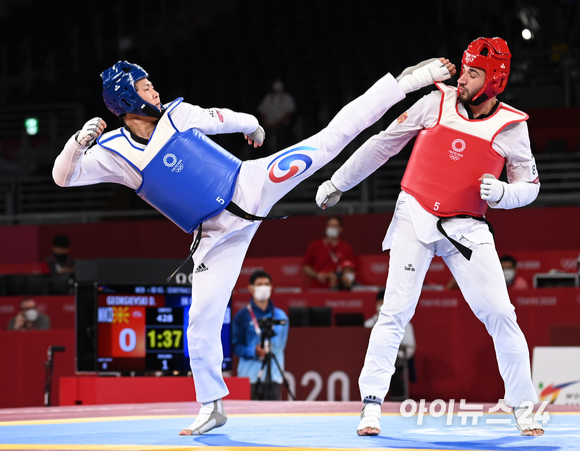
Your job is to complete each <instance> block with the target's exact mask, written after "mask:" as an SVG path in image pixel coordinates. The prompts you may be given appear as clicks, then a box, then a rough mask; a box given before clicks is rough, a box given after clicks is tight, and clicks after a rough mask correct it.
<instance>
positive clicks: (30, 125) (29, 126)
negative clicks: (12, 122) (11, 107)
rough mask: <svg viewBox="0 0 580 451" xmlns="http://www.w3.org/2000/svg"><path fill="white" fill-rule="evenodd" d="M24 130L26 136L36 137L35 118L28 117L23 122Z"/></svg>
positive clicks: (36, 123)
mask: <svg viewBox="0 0 580 451" xmlns="http://www.w3.org/2000/svg"><path fill="white" fill-rule="evenodd" d="M24 128H25V130H26V134H27V135H31V136H32V135H36V134H37V133H38V119H37V118H35V117H28V118H26V119H25V120H24Z"/></svg>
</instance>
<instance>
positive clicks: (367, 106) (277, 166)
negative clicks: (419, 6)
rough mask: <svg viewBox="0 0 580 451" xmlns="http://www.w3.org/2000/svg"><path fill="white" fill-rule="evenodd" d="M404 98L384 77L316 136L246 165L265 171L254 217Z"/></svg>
mask: <svg viewBox="0 0 580 451" xmlns="http://www.w3.org/2000/svg"><path fill="white" fill-rule="evenodd" d="M404 97H405V94H404V93H403V91H402V90H401V88H400V87H399V85H398V83H397V82H396V81H395V79H394V78H393V77H392V76H391V75H390V74H387V75H385V76H384V77H383V78H381V79H380V80H379V81H377V82H376V83H375V84H374V85H373V86H372V87H371V88H370V89H369V90H368V91H367V92H365V93H364V94H363V95H361V96H360V97H358V98H356V99H355V100H353V101H352V102H350V103H349V104H347V105H346V106H345V107H344V108H342V110H340V111H339V113H338V114H337V115H336V116H335V117H334V118H333V119H332V120H331V121H330V123H329V124H328V126H327V127H326V128H324V129H323V130H321V131H320V132H319V133H317V134H316V135H314V136H311V137H310V138H307V139H305V140H303V141H301V142H300V143H298V144H296V145H294V146H291V147H289V148H287V149H284V150H281V151H280V152H278V153H276V154H274V155H270V156H269V157H267V158H261V159H259V160H254V161H247V162H246V163H248V164H255V165H258V166H260V167H261V168H263V169H265V170H266V171H268V176H267V178H266V181H265V183H264V192H263V194H262V200H261V202H260V209H259V213H258V214H260V215H262V214H266V213H267V212H268V211H269V210H270V208H272V206H273V205H274V204H275V203H276V202H277V201H278V200H280V198H282V197H283V196H284V195H286V194H287V193H288V192H289V191H290V190H292V189H293V188H294V187H295V186H296V185H298V184H299V183H300V182H301V181H302V180H304V179H306V178H308V177H309V176H311V175H312V174H314V173H315V172H316V171H317V170H318V169H320V168H321V167H322V166H324V165H325V164H326V163H328V162H329V161H330V160H332V159H333V158H334V157H336V156H337V155H338V154H339V153H340V152H341V151H342V150H343V149H344V148H345V147H346V145H347V144H349V143H350V142H351V141H352V140H353V139H354V138H356V137H357V136H358V134H359V133H360V132H361V131H363V130H364V129H366V128H367V127H369V126H370V125H372V124H374V123H375V122H376V121H377V120H378V119H379V118H381V116H383V114H384V113H385V112H386V111H387V110H388V109H389V108H390V107H391V106H392V105H394V104H395V103H397V102H399V101H400V100H402V99H403V98H404Z"/></svg>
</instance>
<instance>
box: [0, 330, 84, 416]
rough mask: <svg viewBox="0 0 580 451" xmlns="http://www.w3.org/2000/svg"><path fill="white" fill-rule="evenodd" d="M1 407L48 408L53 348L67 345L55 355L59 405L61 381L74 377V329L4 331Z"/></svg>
mask: <svg viewBox="0 0 580 451" xmlns="http://www.w3.org/2000/svg"><path fill="white" fill-rule="evenodd" d="M0 343H2V346H0V408H4V407H40V406H43V405H44V380H45V366H44V362H46V360H47V355H46V352H47V350H48V347H49V346H64V347H65V348H66V350H65V351H64V352H57V353H55V354H54V373H53V383H52V396H51V399H52V405H58V398H59V389H58V380H59V378H60V377H64V376H74V374H75V369H74V362H75V333H74V330H72V329H69V330H47V331H44V330H38V331H26V332H20V331H5V330H2V331H0Z"/></svg>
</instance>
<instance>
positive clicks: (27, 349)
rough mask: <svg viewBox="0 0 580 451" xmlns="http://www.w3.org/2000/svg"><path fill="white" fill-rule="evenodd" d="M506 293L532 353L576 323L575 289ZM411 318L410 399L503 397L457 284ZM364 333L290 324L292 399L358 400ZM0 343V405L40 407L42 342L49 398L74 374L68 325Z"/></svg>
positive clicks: (322, 301)
mask: <svg viewBox="0 0 580 451" xmlns="http://www.w3.org/2000/svg"><path fill="white" fill-rule="evenodd" d="M510 295H511V299H512V303H513V304H514V306H515V307H516V314H517V316H518V322H519V324H520V327H521V328H522V330H523V332H524V334H525V335H526V338H527V340H528V345H529V348H530V351H531V350H532V349H533V348H534V347H535V346H550V345H563V344H565V343H562V342H561V341H560V342H555V341H554V342H553V341H552V340H553V339H554V337H555V336H556V335H557V334H556V333H555V332H556V331H557V330H560V331H561V330H563V329H568V330H570V331H572V332H574V330H578V328H580V289H578V288H559V289H541V290H539V289H538V290H520V291H512V292H511V293H510ZM373 297H374V296H373V293H336V292H319V293H299V294H298V295H296V294H289V293H285V294H282V293H280V294H276V295H275V296H274V298H273V299H274V301H275V303H276V304H277V305H278V306H280V307H281V308H284V309H287V308H288V307H289V306H291V305H292V302H293V300H294V301H296V302H298V301H299V303H300V305H302V306H303V305H331V306H332V307H333V309H334V311H335V313H336V312H339V311H343V312H363V313H365V317H367V316H370V314H371V313H372V307H373V304H374V303H373ZM247 300H248V296H247V295H246V294H242V293H240V294H236V295H235V297H234V305H233V308H234V310H235V311H236V310H237V309H239V308H241V307H243V306H244V305H245V303H246V302H247ZM350 301H355V302H350ZM359 301H360V302H359ZM412 322H413V325H414V329H415V337H416V341H417V350H416V354H415V359H416V367H417V377H418V381H417V382H416V383H414V384H411V387H410V393H411V397H412V398H414V399H421V398H425V399H427V400H433V399H437V398H441V399H450V398H454V399H459V398H466V399H468V400H470V401H485V402H496V401H497V400H498V399H500V398H502V397H503V382H502V380H501V378H500V376H499V372H498V369H497V363H496V360H495V353H494V350H493V344H492V340H491V338H490V337H489V335H488V334H487V331H486V330H485V327H484V326H483V324H481V323H480V322H479V321H478V320H477V319H476V318H475V316H474V315H473V313H472V312H471V311H470V309H469V307H468V306H467V304H466V303H465V301H464V300H463V297H462V296H461V293H460V292H459V291H458V290H455V291H444V292H434V291H426V292H423V294H422V296H421V299H420V301H419V304H418V306H417V309H416V313H415V316H414V317H413V319H412ZM566 326H570V327H566ZM369 333H370V331H369V330H368V329H363V328H361V327H325V328H300V327H291V329H290V334H289V340H288V348H287V352H286V362H287V363H286V369H287V370H288V371H289V372H290V373H292V375H293V377H294V380H295V382H296V389H297V390H296V391H297V393H298V399H306V397H307V396H309V395H310V394H311V393H312V391H313V390H315V389H316V390H317V391H318V390H320V391H319V392H318V393H317V396H316V398H315V399H318V400H325V399H327V396H328V385H329V381H332V380H338V381H337V382H335V385H334V387H335V391H334V393H335V395H334V399H336V400H340V399H342V398H341V396H340V395H339V393H340V392H341V390H340V389H341V382H340V381H341V380H342V381H345V380H346V381H347V383H348V386H349V387H348V388H349V389H348V393H349V395H348V398H349V399H351V400H356V399H358V387H357V379H358V375H359V373H360V370H361V368H362V362H363V359H364V354H365V351H366V345H367V341H368V336H369ZM559 340H561V337H560V338H559ZM0 343H2V344H3V346H1V347H0V408H2V407H30V406H41V405H42V403H43V387H44V366H43V362H44V361H46V351H47V348H48V346H51V345H56V346H65V347H66V351H65V352H64V353H57V354H56V356H55V365H54V368H55V372H54V378H55V379H54V385H53V400H54V402H53V404H55V403H56V402H57V401H58V399H59V392H58V384H57V381H58V378H59V377H64V376H69V377H70V376H74V348H75V343H74V331H73V330H52V331H28V332H13V331H0ZM315 373H316V374H315ZM342 373H344V374H342ZM345 377H346V378H345ZM168 380H171V379H168ZM136 393H137V394H138V393H139V391H138V390H137V391H136ZM143 399H145V398H143ZM133 402H136V401H133ZM143 402H145V401H143Z"/></svg>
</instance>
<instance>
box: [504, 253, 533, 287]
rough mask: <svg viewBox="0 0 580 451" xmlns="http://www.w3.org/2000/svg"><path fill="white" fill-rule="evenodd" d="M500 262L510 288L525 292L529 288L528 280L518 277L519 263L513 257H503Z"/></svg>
mask: <svg viewBox="0 0 580 451" xmlns="http://www.w3.org/2000/svg"><path fill="white" fill-rule="evenodd" d="M499 261H500V263H501V268H502V269H503V275H504V277H505V282H506V284H507V286H508V288H511V289H514V290H525V289H527V288H529V286H528V282H526V279H524V278H523V277H522V276H519V275H518V268H517V261H516V259H515V258H514V257H512V256H511V255H502V256H501V257H500V258H499Z"/></svg>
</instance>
